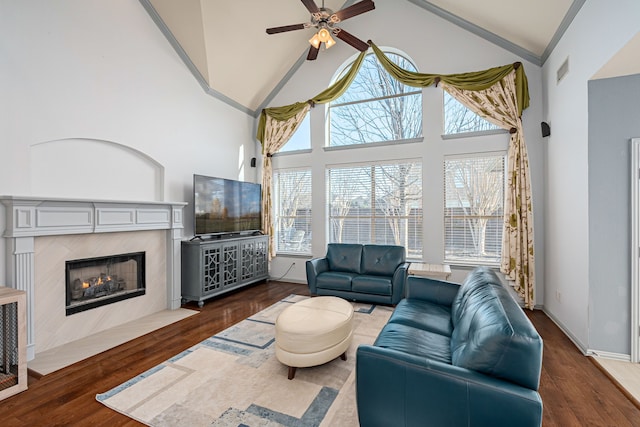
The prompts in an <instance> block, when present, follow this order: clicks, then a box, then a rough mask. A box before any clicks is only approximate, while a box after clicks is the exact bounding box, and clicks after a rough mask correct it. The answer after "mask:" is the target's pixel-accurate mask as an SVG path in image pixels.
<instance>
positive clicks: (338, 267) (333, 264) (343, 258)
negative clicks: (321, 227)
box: [327, 243, 362, 274]
mask: <svg viewBox="0 0 640 427" xmlns="http://www.w3.org/2000/svg"><path fill="white" fill-rule="evenodd" d="M327 261H328V262H329V270H332V271H346V272H348V273H356V274H359V273H360V272H361V270H360V265H361V262H362V245H359V244H349V243H329V245H327Z"/></svg>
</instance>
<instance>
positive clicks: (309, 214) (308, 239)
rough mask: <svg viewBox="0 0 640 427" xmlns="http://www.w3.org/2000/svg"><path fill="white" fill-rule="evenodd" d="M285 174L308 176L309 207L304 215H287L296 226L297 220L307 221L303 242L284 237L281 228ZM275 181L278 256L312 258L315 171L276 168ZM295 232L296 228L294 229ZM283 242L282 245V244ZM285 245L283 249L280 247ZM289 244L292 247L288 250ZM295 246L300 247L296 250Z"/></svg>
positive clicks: (274, 213)
mask: <svg viewBox="0 0 640 427" xmlns="http://www.w3.org/2000/svg"><path fill="white" fill-rule="evenodd" d="M283 173H290V174H297V173H301V174H305V173H306V174H308V180H309V182H308V194H307V197H309V207H308V208H307V209H306V210H305V214H304V215H286V218H288V219H290V220H291V221H293V223H294V224H295V222H296V220H298V219H304V220H306V229H305V230H304V231H305V234H304V235H303V240H302V241H298V240H297V239H295V238H294V237H295V236H289V238H288V239H287V237H286V236H284V235H282V233H283V232H284V231H283V230H281V229H280V227H281V219H282V218H283V215H282V214H281V202H282V201H281V199H280V188H279V187H280V185H281V180H280V176H281V174H283ZM272 180H273V193H272V198H273V226H274V236H273V237H274V240H273V241H274V244H275V245H276V255H286V256H291V255H293V256H310V255H311V248H312V238H313V237H312V235H311V230H312V222H313V195H312V190H313V170H312V168H311V167H299V168H277V169H276V168H274V170H273V174H272ZM293 229H294V230H295V227H294V228H293ZM290 231H291V230H290ZM281 241H282V243H281ZM281 244H282V245H283V247H281V246H280V245H281ZM287 244H289V245H290V246H289V247H288V248H287ZM294 246H298V249H296V248H295V247H294Z"/></svg>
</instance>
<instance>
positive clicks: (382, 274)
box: [306, 243, 409, 304]
mask: <svg viewBox="0 0 640 427" xmlns="http://www.w3.org/2000/svg"><path fill="white" fill-rule="evenodd" d="M408 267H409V263H407V262H406V253H405V249H404V247H403V246H396V245H361V244H353V243H330V244H329V245H328V246H327V254H326V256H325V257H322V258H314V259H311V260H309V261H307V263H306V270H307V283H308V284H309V292H310V293H311V295H333V296H337V297H341V298H344V299H347V300H352V301H365V302H372V303H377V304H397V303H398V302H399V301H400V300H401V299H402V298H403V297H404V286H405V281H406V279H407V268H408Z"/></svg>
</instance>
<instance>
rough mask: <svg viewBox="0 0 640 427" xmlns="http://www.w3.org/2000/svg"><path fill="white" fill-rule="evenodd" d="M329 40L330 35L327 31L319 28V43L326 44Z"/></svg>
mask: <svg viewBox="0 0 640 427" xmlns="http://www.w3.org/2000/svg"><path fill="white" fill-rule="evenodd" d="M330 38H331V34H330V33H329V30H327V29H326V28H320V30H319V31H318V39H320V41H321V42H323V43H326V42H327V40H329V39H330Z"/></svg>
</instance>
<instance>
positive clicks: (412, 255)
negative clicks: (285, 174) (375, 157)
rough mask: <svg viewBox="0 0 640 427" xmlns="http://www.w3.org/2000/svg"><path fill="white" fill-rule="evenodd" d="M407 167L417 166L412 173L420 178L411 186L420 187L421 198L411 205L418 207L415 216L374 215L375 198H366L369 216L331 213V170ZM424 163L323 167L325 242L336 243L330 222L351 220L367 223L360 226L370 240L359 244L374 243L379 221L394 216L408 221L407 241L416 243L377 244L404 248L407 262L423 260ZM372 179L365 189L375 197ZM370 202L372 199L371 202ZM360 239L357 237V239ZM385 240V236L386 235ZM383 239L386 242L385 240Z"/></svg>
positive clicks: (405, 161) (402, 161)
mask: <svg viewBox="0 0 640 427" xmlns="http://www.w3.org/2000/svg"><path fill="white" fill-rule="evenodd" d="M406 164H415V165H418V166H419V170H418V171H414V172H412V173H413V174H414V176H417V178H418V179H419V183H414V185H419V188H420V195H419V201H418V202H416V201H414V202H413V203H414V204H416V205H417V212H418V215H412V214H411V212H410V213H409V214H408V215H402V216H399V215H391V216H390V215H386V214H382V215H377V213H378V211H379V210H380V209H382V208H377V207H376V203H375V198H369V199H368V202H370V203H371V204H372V205H371V207H369V213H370V215H361V214H360V213H359V214H358V215H357V216H349V215H347V216H336V215H333V214H332V195H333V194H334V193H332V188H333V186H332V181H331V171H337V170H341V169H357V168H376V167H380V166H399V165H406ZM423 168H424V165H423V161H422V159H421V158H411V159H395V160H380V161H375V162H355V163H353V162H352V163H341V164H333V165H326V168H325V191H326V218H325V226H326V241H327V243H337V242H335V241H334V239H333V237H334V236H333V233H332V227H333V220H334V219H336V218H341V219H343V220H345V219H351V220H354V219H355V220H362V219H364V220H366V221H365V223H364V224H363V225H362V227H364V228H365V229H366V228H369V229H370V233H371V235H370V238H369V239H368V241H367V242H362V243H372V244H374V243H376V241H377V239H376V238H375V231H380V230H379V225H377V224H378V223H379V222H383V223H386V221H387V220H388V218H389V217H393V218H398V219H399V220H401V221H406V222H407V233H408V234H407V239H409V240H415V242H416V243H415V244H414V245H409V242H408V241H407V242H401V243H395V241H394V242H389V243H380V244H400V245H403V246H405V248H406V251H407V259H408V260H412V261H421V260H422V257H423V256H424V248H423V244H424V232H423V227H424V194H423V185H424V183H423ZM374 176H375V174H372V175H370V177H372V180H371V181H370V182H369V184H370V185H371V187H370V188H368V193H369V195H372V194H376V187H379V186H376V184H375V178H373V177H374ZM372 199H373V200H372ZM415 209H416V208H412V209H411V210H412V211H413V210H415ZM412 223H413V225H414V227H415V228H417V232H415V233H414V235H413V236H412V235H411V233H410V230H411V229H410V225H411V224H412ZM358 227H360V225H358ZM374 230H375V231H374ZM358 237H359V236H358ZM385 237H386V234H385ZM357 240H358V242H359V243H360V239H359V238H358V239H357ZM385 240H386V239H385ZM346 243H353V242H351V241H347V242H346Z"/></svg>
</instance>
